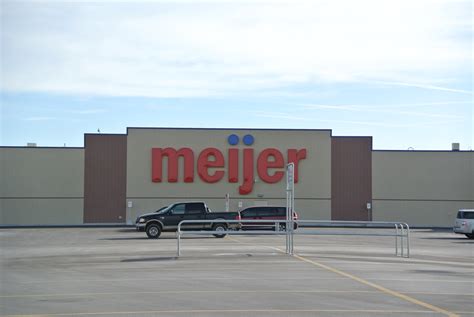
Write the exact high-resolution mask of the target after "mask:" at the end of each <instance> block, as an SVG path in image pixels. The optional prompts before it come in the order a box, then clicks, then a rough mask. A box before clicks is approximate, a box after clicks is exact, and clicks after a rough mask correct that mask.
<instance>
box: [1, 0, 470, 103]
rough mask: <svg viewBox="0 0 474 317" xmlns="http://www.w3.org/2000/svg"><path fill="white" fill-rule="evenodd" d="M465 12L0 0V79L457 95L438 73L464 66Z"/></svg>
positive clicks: (454, 4) (117, 87) (173, 90)
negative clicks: (385, 87)
mask: <svg viewBox="0 0 474 317" xmlns="http://www.w3.org/2000/svg"><path fill="white" fill-rule="evenodd" d="M467 11H469V13H466V12H467ZM471 19H472V14H471V10H470V2H469V1H450V0H446V1H436V0H418V1H415V0H401V1H392V2H387V1H376V0H360V1H349V0H347V1H344V0H334V1H296V2H288V3H285V2H281V1H276V2H270V1H264V2H259V3H258V4H255V3H252V2H245V1H243V2H237V3H227V2H226V3H224V4H222V3H220V2H214V3H212V2H211V3H194V2H189V3H188V2H180V3H178V4H173V3H168V2H147V1H146V2H140V4H137V3H133V2H120V1H118V2H104V3H100V4H94V3H81V2H79V1H72V2H67V3H61V2H44V1H40V2H39V3H37V4H33V3H21V2H20V3H17V2H15V1H11V2H10V1H7V2H3V4H2V31H1V32H2V34H1V41H2V52H3V56H2V76H3V83H2V86H3V89H4V90H8V91H47V92H68V93H76V94H82V93H86V94H100V95H119V96H120V95H139V96H152V97H157V96H161V97H188V96H209V95H227V94H234V93H240V92H255V91H257V92H258V91H261V90H268V89H272V90H277V91H278V90H282V89H283V88H285V87H287V86H290V85H299V84H305V85H307V84H318V83H346V82H358V81H369V82H370V81H372V82H375V83H377V82H378V83H388V82H389V83H391V84H395V85H402V84H403V85H405V83H417V84H409V85H410V86H414V87H418V88H427V89H439V88H443V90H444V91H451V92H461V93H463V92H465V91H464V90H463V89H457V88H456V86H455V85H456V84H457V83H456V82H452V81H451V80H450V81H446V82H442V83H441V84H440V83H439V82H437V81H438V80H437V79H436V78H451V77H452V76H454V77H455V76H456V74H458V73H459V72H465V71H466V69H470V68H471V67H472V58H471V53H472V48H471V43H470V42H471V40H472V30H471V27H472V22H471ZM447 75H449V76H447ZM406 85H408V84H406ZM452 85H454V86H453V87H451V86H452Z"/></svg>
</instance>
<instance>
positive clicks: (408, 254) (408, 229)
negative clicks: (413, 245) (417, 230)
mask: <svg viewBox="0 0 474 317" xmlns="http://www.w3.org/2000/svg"><path fill="white" fill-rule="evenodd" d="M405 226H407V236H406V239H407V258H409V257H410V226H409V225H408V224H407V223H406V224H405Z"/></svg>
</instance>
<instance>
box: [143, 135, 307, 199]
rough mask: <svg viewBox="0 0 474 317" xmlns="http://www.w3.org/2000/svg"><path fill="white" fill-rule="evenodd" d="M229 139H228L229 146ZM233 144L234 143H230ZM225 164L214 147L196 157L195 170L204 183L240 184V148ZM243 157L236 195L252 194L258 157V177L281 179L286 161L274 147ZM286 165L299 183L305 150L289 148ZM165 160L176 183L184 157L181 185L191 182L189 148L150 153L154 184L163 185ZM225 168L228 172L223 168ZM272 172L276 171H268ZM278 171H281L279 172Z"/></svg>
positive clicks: (231, 151)
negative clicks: (222, 181)
mask: <svg viewBox="0 0 474 317" xmlns="http://www.w3.org/2000/svg"><path fill="white" fill-rule="evenodd" d="M230 142H231V139H230V138H229V143H230ZM231 144H232V145H234V143H231ZM227 151H228V152H227V157H228V161H227V164H226V161H225V159H224V155H223V154H222V152H221V151H220V150H219V149H217V148H213V147H209V148H205V149H204V150H202V151H201V152H200V153H199V155H198V157H197V170H198V175H199V178H201V179H202V180H203V181H204V182H206V183H216V182H219V181H220V180H222V179H223V178H224V176H225V175H227V181H228V182H229V183H239V152H240V150H239V149H236V148H230V149H228V150H227ZM242 151H243V153H242V156H243V164H242V167H243V171H242V175H243V181H242V183H241V185H240V186H239V193H240V194H241V195H247V194H249V193H251V192H252V189H253V183H254V174H255V159H254V158H255V156H257V160H256V165H257V173H258V176H259V178H260V179H261V180H262V181H264V182H265V183H270V184H272V183H278V182H279V181H281V180H282V178H283V176H284V174H285V172H284V168H285V160H284V158H283V154H282V153H281V152H280V151H279V150H278V149H275V148H267V149H264V150H262V151H261V152H260V153H257V154H258V155H255V153H254V152H255V151H254V149H252V148H245V149H243V150H242ZM286 154H287V156H286V158H287V160H286V162H287V163H294V164H295V171H294V175H295V183H298V163H299V161H301V160H304V159H305V158H306V149H300V150H297V149H288V150H287V153H286ZM165 156H166V157H167V159H168V170H167V175H168V182H169V183H176V182H178V159H179V158H180V157H182V158H183V161H184V173H183V175H184V182H185V183H193V182H194V166H195V164H194V159H195V154H194V151H193V150H192V149H190V148H187V147H183V148H180V149H179V150H177V149H175V148H170V147H167V148H152V150H151V162H152V168H151V170H152V171H151V180H152V182H155V183H161V182H163V157H165ZM226 166H227V169H226V168H225V167H226ZM271 169H276V170H275V171H271ZM278 169H280V170H278Z"/></svg>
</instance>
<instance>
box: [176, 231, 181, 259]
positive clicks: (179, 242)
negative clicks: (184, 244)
mask: <svg viewBox="0 0 474 317" xmlns="http://www.w3.org/2000/svg"><path fill="white" fill-rule="evenodd" d="M176 233H177V235H178V239H177V240H178V257H179V256H180V255H181V224H178V231H176Z"/></svg>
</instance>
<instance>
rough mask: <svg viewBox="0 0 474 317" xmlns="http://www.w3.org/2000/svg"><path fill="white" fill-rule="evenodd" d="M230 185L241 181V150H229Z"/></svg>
mask: <svg viewBox="0 0 474 317" xmlns="http://www.w3.org/2000/svg"><path fill="white" fill-rule="evenodd" d="M228 166H229V167H228V169H229V175H228V178H229V183H237V182H238V181H239V150H238V149H229V162H228Z"/></svg>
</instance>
